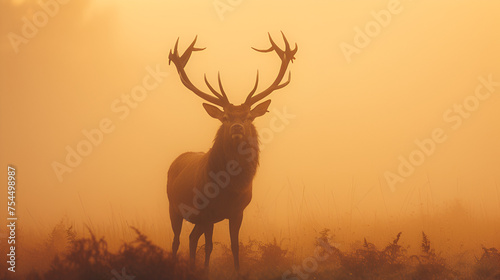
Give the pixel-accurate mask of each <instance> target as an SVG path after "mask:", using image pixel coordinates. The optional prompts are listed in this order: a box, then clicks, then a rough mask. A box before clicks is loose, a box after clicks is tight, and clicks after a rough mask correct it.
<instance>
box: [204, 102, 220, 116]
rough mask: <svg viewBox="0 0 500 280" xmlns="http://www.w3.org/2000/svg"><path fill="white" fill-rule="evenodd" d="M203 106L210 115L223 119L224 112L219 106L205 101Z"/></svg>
mask: <svg viewBox="0 0 500 280" xmlns="http://www.w3.org/2000/svg"><path fill="white" fill-rule="evenodd" d="M203 108H205V111H207V113H208V114H209V115H210V117H212V118H214V119H218V120H222V116H224V112H222V111H221V110H220V109H219V108H217V107H215V106H213V105H210V104H208V103H203Z"/></svg>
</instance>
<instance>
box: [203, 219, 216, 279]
mask: <svg viewBox="0 0 500 280" xmlns="http://www.w3.org/2000/svg"><path fill="white" fill-rule="evenodd" d="M213 232H214V224H209V225H207V226H206V227H205V270H207V271H208V265H209V263H210V254H211V253H212V249H213V247H214V245H213V243H212V235H213Z"/></svg>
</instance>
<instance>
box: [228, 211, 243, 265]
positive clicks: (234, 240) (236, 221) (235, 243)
mask: <svg viewBox="0 0 500 280" xmlns="http://www.w3.org/2000/svg"><path fill="white" fill-rule="evenodd" d="M242 221H243V213H241V214H240V215H238V216H235V217H233V218H230V219H229V236H230V237H231V251H232V252H233V259H234V268H235V269H236V271H239V270H240V259H239V253H240V244H239V240H238V235H239V233H240V227H241V222H242Z"/></svg>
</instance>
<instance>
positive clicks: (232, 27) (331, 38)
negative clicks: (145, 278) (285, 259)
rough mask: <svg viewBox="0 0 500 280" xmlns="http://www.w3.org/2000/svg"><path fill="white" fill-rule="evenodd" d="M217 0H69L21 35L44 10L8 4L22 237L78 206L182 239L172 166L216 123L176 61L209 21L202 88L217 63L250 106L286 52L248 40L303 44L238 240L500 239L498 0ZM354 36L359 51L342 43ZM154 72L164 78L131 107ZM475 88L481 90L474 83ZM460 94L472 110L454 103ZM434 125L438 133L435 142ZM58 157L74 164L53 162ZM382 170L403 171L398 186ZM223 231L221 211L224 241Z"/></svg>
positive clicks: (108, 225)
mask: <svg viewBox="0 0 500 280" xmlns="http://www.w3.org/2000/svg"><path fill="white" fill-rule="evenodd" d="M217 2H218V1H216V2H213V1H150V0H148V1H111V0H110V1H77V0H75V1H69V2H68V3H67V4H64V5H62V4H61V5H59V8H60V9H59V11H58V12H57V13H55V14H54V16H50V17H49V20H48V22H47V23H46V24H45V25H43V26H41V27H39V28H37V29H38V30H37V31H36V32H35V33H36V34H35V35H34V36H33V37H32V38H27V39H26V40H27V42H23V43H19V42H18V44H17V45H16V44H13V43H12V35H9V34H11V32H13V33H15V34H17V35H19V36H22V32H23V31H22V28H23V24H25V23H24V22H23V20H22V19H23V17H27V18H30V19H31V18H32V17H33V15H34V14H36V13H37V12H38V11H40V10H41V9H42V8H41V6H40V5H39V4H38V2H37V1H22V0H16V1H10V2H9V1H3V2H2V4H0V5H1V9H0V18H1V24H0V28H1V31H2V32H1V33H2V37H1V38H2V39H1V45H0V51H1V66H0V71H1V73H0V85H1V99H0V106H1V109H0V129H1V135H2V136H1V138H0V154H1V155H2V156H1V159H0V161H1V165H2V166H3V168H5V167H6V166H7V165H9V164H11V165H13V166H15V167H16V168H17V170H18V173H17V181H18V182H17V183H18V185H17V186H18V190H17V211H18V217H19V223H20V226H21V228H22V230H23V232H25V234H26V235H27V236H28V234H33V235H34V234H35V233H39V232H41V233H48V232H49V231H50V230H51V229H52V228H53V227H54V225H55V224H57V223H58V222H59V221H60V220H61V219H67V220H68V221H69V223H72V224H74V225H75V228H77V229H78V230H79V231H80V232H81V233H82V234H85V232H86V231H85V227H84V225H85V224H86V225H88V226H89V227H90V228H93V229H94V230H96V231H97V232H98V233H100V234H102V235H113V236H114V237H116V239H117V241H119V238H125V237H123V236H128V234H129V233H128V230H127V229H126V227H127V226H128V225H135V226H137V227H138V228H140V229H142V230H144V231H145V232H147V233H148V234H149V235H150V236H151V238H152V239H153V241H155V242H156V243H158V244H159V245H160V246H162V247H168V246H170V245H169V244H170V242H171V240H172V236H173V235H172V231H171V228H170V221H169V218H168V202H167V197H166V193H165V184H166V175H167V170H168V167H169V165H170V164H171V162H172V161H173V160H174V159H175V158H176V157H177V156H178V155H179V154H181V153H183V152H185V151H207V150H208V149H209V148H210V146H211V143H212V140H213V137H214V135H215V132H216V130H217V128H218V125H219V123H218V121H216V120H214V119H212V118H210V117H209V116H208V115H207V114H206V112H205V111H204V110H203V108H202V106H201V103H202V100H201V99H200V98H198V97H196V96H195V95H194V94H193V93H191V92H190V91H188V90H187V89H186V88H185V87H184V86H183V85H182V83H181V82H180V80H179V77H178V75H177V73H176V70H175V68H174V66H173V65H168V52H169V50H170V49H171V48H173V46H174V44H175V41H176V40H177V38H180V43H179V44H180V45H179V48H180V50H182V51H183V50H184V49H185V48H186V47H187V46H188V44H189V43H191V42H192V40H193V39H194V38H195V36H196V35H198V41H197V46H200V47H206V50H204V51H202V52H196V53H195V54H193V56H192V57H191V59H190V61H189V63H188V66H187V72H188V74H189V76H190V78H191V80H192V81H193V82H194V83H195V84H197V85H199V87H201V88H203V89H206V87H205V85H204V82H203V74H204V73H206V74H207V77H208V79H209V80H210V81H211V82H212V84H216V79H217V72H218V71H220V73H221V77H222V80H223V83H224V86H225V88H226V92H228V95H229V98H230V100H231V101H232V102H233V103H236V104H239V103H241V102H243V101H244V98H245V97H246V95H247V94H248V92H249V91H250V90H251V88H252V86H253V83H254V79H255V73H256V71H257V70H259V72H260V77H261V80H260V84H261V86H264V85H266V86H267V85H268V84H269V83H271V82H272V81H273V79H274V77H275V75H276V73H277V71H278V67H279V59H278V58H277V57H276V56H275V55H274V54H262V53H257V52H255V51H253V50H252V49H251V48H250V47H257V48H267V47H268V46H269V40H268V35H267V32H270V34H271V35H272V37H273V38H274V39H275V41H276V42H277V43H278V44H280V45H282V42H283V41H282V38H281V34H280V31H283V32H284V33H285V34H286V36H287V38H288V40H289V41H290V42H291V43H297V44H298V47H299V51H298V52H297V55H296V60H295V61H294V63H293V64H291V67H290V70H291V72H292V81H291V83H290V84H289V85H288V86H287V87H285V88H284V89H281V90H279V91H276V92H274V93H273V94H272V95H271V97H270V99H272V103H271V106H270V113H268V114H267V115H265V116H263V117H261V118H260V119H258V120H256V121H255V124H256V126H257V129H258V130H259V131H260V132H261V141H262V143H263V145H264V147H263V148H262V153H261V164H260V168H259V170H258V173H257V176H256V178H255V180H254V195H253V200H252V202H251V204H250V206H249V207H248V208H247V210H246V212H245V219H244V221H243V226H242V229H241V240H247V239H248V238H249V237H252V238H257V239H263V240H269V239H272V238H273V237H276V238H278V240H285V239H286V240H289V241H287V242H290V243H291V244H294V243H296V241H295V240H297V239H299V238H300V236H301V235H302V234H311V233H315V232H318V231H320V230H321V229H323V228H331V229H333V230H334V231H335V233H336V234H337V237H338V238H339V240H341V241H342V242H349V241H353V240H359V239H360V238H362V237H364V236H369V237H372V239H374V240H375V241H384V242H385V240H388V237H390V236H394V235H395V234H397V232H399V231H402V230H403V231H405V230H406V233H407V234H408V236H415V240H417V239H418V236H419V234H420V232H421V231H422V230H425V231H426V232H430V233H431V236H432V234H434V236H436V235H437V236H439V237H438V238H439V240H443V242H445V241H446V240H448V239H450V238H451V239H452V240H451V241H450V243H449V244H452V245H453V244H457V243H459V242H467V241H468V240H471V239H475V241H470V242H472V243H471V244H470V245H471V246H479V244H482V243H485V244H488V246H499V245H500V243H498V242H499V241H500V240H498V236H495V233H497V232H498V230H499V229H500V228H499V224H500V223H499V222H500V215H499V213H500V185H499V183H500V172H499V171H500V146H499V144H498V143H499V142H500V118H499V115H498V112H499V107H500V86H499V85H498V84H495V83H499V82H500V68H499V61H500V53H499V51H498V50H499V49H500V40H498V34H500V20H499V17H498V11H499V9H500V3H499V2H495V1H474V2H471V1H451V0H450V1H400V2H397V1H387V0H384V1H378V0H377V1H369V3H368V1H363V3H362V2H359V1H284V0H279V1H257V0H256V1H240V2H238V1H233V2H232V3H233V4H232V5H233V6H227V7H231V9H228V10H219V11H217V10H216V8H215V7H214V3H217ZM228 2H229V1H228ZM220 3H226V1H220ZM398 3H399V4H398ZM227 5H229V4H227ZM391 5H392V6H391ZM388 6H391V7H393V8H394V9H395V10H397V11H398V12H397V13H391V17H390V19H388V20H387V21H386V22H385V23H386V24H385V25H386V26H381V25H380V24H378V26H379V27H380V30H377V29H373V30H372V31H371V32H373V33H372V35H373V36H371V37H370V36H368V35H366V36H367V37H366V38H365V41H364V45H362V46H361V47H360V46H356V42H357V41H356V38H357V37H356V36H359V35H356V34H357V31H356V30H357V29H356V28H360V29H361V30H365V28H366V25H367V24H370V22H374V15H373V14H372V11H373V12H375V14H377V13H379V12H380V11H381V10H388ZM219 8H220V7H219ZM364 32H365V31H364ZM366 39H368V42H366ZM357 40H361V39H359V38H358V39H357ZM361 41H362V40H361ZM358 43H360V42H358ZM343 44H344V45H343ZM346 44H348V45H350V46H351V48H356V51H355V52H353V53H350V54H346V53H345V46H346ZM358 45H359V44H358ZM342 46H344V51H343V48H342ZM350 50H351V51H352V49H350ZM16 51H17V53H16ZM147 69H149V70H147ZM152 71H153V72H154V71H156V72H160V74H157V75H156V76H151V72H152ZM165 73H166V74H165ZM147 76H151V77H152V78H151V79H150V80H149V81H150V82H151V84H155V86H154V87H153V88H152V89H151V90H148V92H147V94H146V95H144V96H142V97H143V98H142V101H140V102H134V104H133V106H132V105H127V104H129V103H126V102H125V101H123V100H124V99H123V98H127V97H126V96H129V97H130V94H131V92H132V90H133V88H134V87H136V86H138V85H142V83H143V80H144V79H145V77H147ZM155 78H156V79H155ZM148 79H149V78H148ZM481 79H482V80H483V81H481ZM488 79H490V80H492V81H493V82H490V83H485V82H484V80H486V81H488ZM486 84H488V86H487V85H486ZM478 86H482V88H481V89H480V90H479V92H480V93H481V94H483V96H482V97H481V99H479V98H476V99H474V96H475V94H476V89H477V88H478ZM123 96H125V97H123ZM476 101H477V102H476ZM464 102H465V103H466V104H465V107H464V108H472V109H471V110H468V109H463V110H465V111H464V112H465V113H459V112H458V111H456V110H458V109H457V108H460V107H457V106H458V105H456V104H459V105H460V104H461V106H463V105H464ZM476 103H477V104H476ZM131 106H132V107H135V108H132V107H131ZM450 110H451V111H450ZM283 115H288V117H283ZM279 116H281V117H279ZM276 118H278V120H279V121H278V122H277V124H278V127H276V126H274V125H273V123H274V122H275V121H273V120H274V119H276ZM103 120H104V126H105V127H106V128H107V129H108V130H107V131H108V132H109V133H103V139H102V141H99V142H98V144H96V145H93V146H92V150H91V151H90V152H89V154H88V155H87V156H84V157H82V160H81V163H78V164H75V165H76V166H75V167H70V166H68V164H67V162H66V157H67V154H68V150H67V146H69V147H70V148H72V149H76V147H77V145H78V144H79V143H80V142H81V141H83V140H85V139H86V136H85V135H84V134H83V133H82V130H86V131H93V130H95V129H99V128H100V123H101V122H102V121H103ZM436 129H438V132H437V134H438V135H439V136H437V137H436V139H438V140H439V141H440V142H441V143H437V142H436V141H435V140H432V141H433V144H429V142H428V141H427V140H424V139H430V138H432V137H433V134H434V133H435V132H434V131H435V130H436ZM439 131H440V133H439ZM416 141H417V142H418V141H420V142H422V141H424V142H425V141H427V142H425V143H427V144H428V145H427V146H426V147H427V149H428V150H427V151H422V148H420V150H421V151H422V152H421V153H420V154H421V155H424V158H423V159H418V160H421V161H422V162H419V164H418V166H416V165H413V167H411V168H410V169H412V168H414V171H411V172H410V171H408V170H410V169H408V166H406V168H407V171H408V172H407V173H408V174H409V175H408V174H406V175H408V176H401V174H400V173H399V171H398V168H400V167H399V166H400V164H401V162H402V161H401V158H400V156H402V157H403V158H405V159H406V160H409V157H410V155H411V154H412V152H414V151H416V150H418V149H419V146H418V145H417V144H416ZM424 142H422V143H424ZM433 145H435V147H434V146H433ZM415 155H416V154H415ZM417 158H418V155H416V158H415V159H417ZM54 162H57V163H59V164H61V165H65V166H67V168H69V169H71V172H64V173H62V174H61V173H59V175H58V172H56V171H55V169H54V168H55V167H54ZM387 172H391V174H396V175H398V176H400V179H403V181H400V180H398V182H396V183H393V184H392V185H391V183H389V182H388V180H387V176H388V175H387V174H388V173H387ZM410 173H411V174H410ZM0 178H2V181H3V182H6V180H7V179H6V172H2V174H1V177H0ZM6 192H7V191H6V190H2V191H1V192H0V193H1V196H2V201H5V199H4V196H6ZM5 215H6V212H5V211H2V213H1V215H0V216H1V217H5ZM2 219H3V218H2ZM465 223H467V224H465ZM474 224H475V225H477V226H475V227H473V228H474V231H471V229H470V228H471V225H474ZM186 227H189V226H186ZM186 227H185V228H184V230H183V236H184V237H186V236H187V234H188V233H187V232H188V230H186ZM2 231H4V229H2ZM125 232H126V233H125ZM453 233H456V234H453ZM130 234H133V233H130ZM227 236H228V234H227V227H225V226H221V225H216V231H215V234H214V239H215V240H216V241H221V242H228V238H227ZM462 237H463V238H462ZM33 238H34V237H33ZM460 238H462V239H460ZM410 239H411V238H410ZM464 240H465V241H464ZM412 241H413V240H412ZM448 241H449V240H448ZM416 242H418V241H416ZM182 244H183V245H181V247H182V248H183V250H185V249H186V248H187V247H186V246H187V243H186V242H184V243H182ZM447 244H448V243H447ZM442 246H445V245H442ZM450 246H451V245H450ZM478 248H480V247H478ZM478 248H477V249H478Z"/></svg>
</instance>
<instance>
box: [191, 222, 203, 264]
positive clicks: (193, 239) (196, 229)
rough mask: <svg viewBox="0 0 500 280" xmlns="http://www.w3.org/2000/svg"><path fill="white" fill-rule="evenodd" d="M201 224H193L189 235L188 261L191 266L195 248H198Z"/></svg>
mask: <svg viewBox="0 0 500 280" xmlns="http://www.w3.org/2000/svg"><path fill="white" fill-rule="evenodd" d="M203 231H204V229H203V226H202V225H200V224H196V225H194V228H193V231H191V234H190V235H189V263H190V265H191V267H193V268H194V267H195V259H196V249H197V248H198V239H200V236H201V235H202V234H203Z"/></svg>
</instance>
